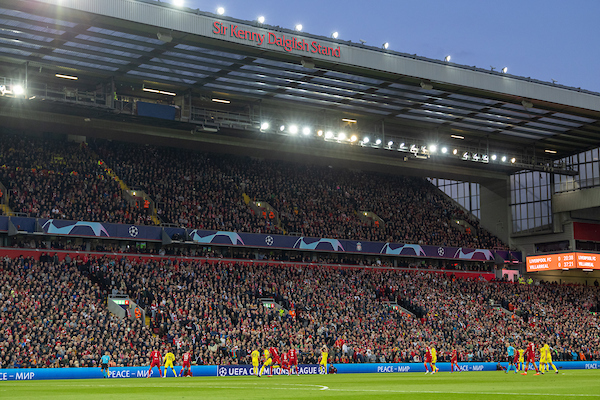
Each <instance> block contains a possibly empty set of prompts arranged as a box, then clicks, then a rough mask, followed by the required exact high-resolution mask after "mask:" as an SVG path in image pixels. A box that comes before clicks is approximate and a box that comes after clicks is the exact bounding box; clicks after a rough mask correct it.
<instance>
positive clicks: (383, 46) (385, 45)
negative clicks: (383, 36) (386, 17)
mask: <svg viewBox="0 0 600 400" xmlns="http://www.w3.org/2000/svg"><path fill="white" fill-rule="evenodd" d="M381 47H382V48H383V49H384V50H387V48H388V47H390V44H389V43H388V42H385V43H384V44H383V45H381Z"/></svg>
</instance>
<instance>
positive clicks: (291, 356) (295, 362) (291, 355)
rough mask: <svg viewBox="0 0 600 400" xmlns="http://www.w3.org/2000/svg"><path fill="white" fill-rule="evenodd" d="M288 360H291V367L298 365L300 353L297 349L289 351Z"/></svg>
mask: <svg viewBox="0 0 600 400" xmlns="http://www.w3.org/2000/svg"><path fill="white" fill-rule="evenodd" d="M288 358H289V359H290V365H298V352H297V351H296V349H290V350H289V351H288Z"/></svg>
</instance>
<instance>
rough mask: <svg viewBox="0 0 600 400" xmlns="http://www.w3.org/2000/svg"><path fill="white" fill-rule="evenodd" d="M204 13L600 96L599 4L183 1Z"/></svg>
mask: <svg viewBox="0 0 600 400" xmlns="http://www.w3.org/2000/svg"><path fill="white" fill-rule="evenodd" d="M166 1H167V2H173V1H175V0H166ZM183 1H184V2H185V4H186V5H187V6H189V7H191V8H194V9H200V10H201V11H207V12H215V10H216V9H217V7H219V6H222V7H224V8H225V15H227V16H231V17H234V18H239V19H244V20H255V19H256V18H257V17H258V16H259V15H263V16H264V17H265V18H266V21H265V22H266V23H267V24H270V25H279V26H282V27H285V28H289V29H292V28H293V27H294V26H295V25H296V24H298V23H301V24H302V25H303V31H305V32H308V33H312V34H317V35H323V36H329V35H330V34H331V33H332V32H334V31H338V32H339V35H340V36H339V37H340V39H344V40H352V41H353V42H355V43H358V42H359V39H363V40H366V41H367V44H369V45H372V46H380V45H381V44H382V43H384V42H389V44H390V49H391V50H395V51H399V52H403V53H409V54H417V55H419V56H424V57H430V58H434V59H438V60H441V59H443V58H444V57H445V56H446V55H448V54H450V55H451V56H452V61H453V62H456V63H459V64H464V65H470V66H477V67H479V68H486V69H488V68H490V66H493V67H495V68H496V70H500V69H502V68H503V67H508V70H509V72H510V73H511V74H514V75H518V76H525V77H532V78H535V79H539V80H543V81H548V82H550V81H552V79H554V80H556V81H557V82H558V83H560V84H562V85H566V86H573V87H581V88H582V89H587V90H591V91H595V92H600V74H598V65H600V52H598V51H597V46H595V45H593V43H594V41H595V40H596V39H595V38H598V37H599V36H600V30H599V29H598V15H600V1H594V0H571V1H564V0H527V1H522V0H502V1H480V0H452V1H446V0H420V1H399V0H375V1H369V2H365V1H364V0H343V1H342V0H332V1H322V0H302V1H301V2H293V1H289V2H288V1H286V2H282V1H280V0H262V1H260V2H252V1H238V0H209V1H206V0H183Z"/></svg>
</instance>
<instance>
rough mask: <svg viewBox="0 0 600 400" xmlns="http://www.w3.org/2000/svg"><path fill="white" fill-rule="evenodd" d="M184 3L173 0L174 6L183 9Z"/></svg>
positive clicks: (179, 0)
mask: <svg viewBox="0 0 600 400" xmlns="http://www.w3.org/2000/svg"><path fill="white" fill-rule="evenodd" d="M183 4H184V1H183V0H173V5H175V6H177V7H183Z"/></svg>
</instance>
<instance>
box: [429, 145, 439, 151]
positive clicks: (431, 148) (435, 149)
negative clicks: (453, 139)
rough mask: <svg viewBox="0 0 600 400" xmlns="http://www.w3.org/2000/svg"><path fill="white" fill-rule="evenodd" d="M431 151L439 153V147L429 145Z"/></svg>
mask: <svg viewBox="0 0 600 400" xmlns="http://www.w3.org/2000/svg"><path fill="white" fill-rule="evenodd" d="M429 151H430V152H431V153H435V152H436V151H437V146H436V145H435V144H432V145H429Z"/></svg>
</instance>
